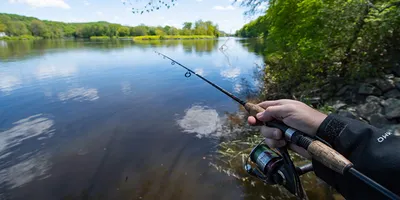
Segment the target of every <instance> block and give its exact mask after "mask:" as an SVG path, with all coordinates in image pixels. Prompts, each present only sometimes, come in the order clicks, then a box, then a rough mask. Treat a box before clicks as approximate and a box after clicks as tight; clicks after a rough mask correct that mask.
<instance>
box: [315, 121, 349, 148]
mask: <svg viewBox="0 0 400 200" xmlns="http://www.w3.org/2000/svg"><path fill="white" fill-rule="evenodd" d="M346 125H347V123H345V122H344V121H342V120H341V119H340V117H338V116H336V115H335V114H330V115H328V117H327V118H326V119H325V120H324V121H323V122H322V124H321V125H320V126H319V128H318V131H317V136H318V137H320V138H321V139H323V140H325V141H326V142H328V143H329V144H330V145H331V146H332V147H333V148H335V140H336V138H337V137H339V136H340V134H341V133H342V132H343V130H344V129H345V128H346Z"/></svg>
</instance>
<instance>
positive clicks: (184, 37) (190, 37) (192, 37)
mask: <svg viewBox="0 0 400 200" xmlns="http://www.w3.org/2000/svg"><path fill="white" fill-rule="evenodd" d="M214 38H215V37H214V36H211V35H164V36H159V35H146V36H137V37H133V40H197V39H214Z"/></svg>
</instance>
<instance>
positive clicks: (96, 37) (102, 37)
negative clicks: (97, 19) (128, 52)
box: [90, 36, 133, 40]
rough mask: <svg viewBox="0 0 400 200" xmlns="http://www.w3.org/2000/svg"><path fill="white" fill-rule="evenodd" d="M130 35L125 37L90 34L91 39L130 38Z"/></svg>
mask: <svg viewBox="0 0 400 200" xmlns="http://www.w3.org/2000/svg"><path fill="white" fill-rule="evenodd" d="M131 38H133V37H132V36H125V37H115V36H114V37H109V36H91V37H90V39H91V40H109V39H131Z"/></svg>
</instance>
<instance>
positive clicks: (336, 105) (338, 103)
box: [332, 100, 347, 110]
mask: <svg viewBox="0 0 400 200" xmlns="http://www.w3.org/2000/svg"><path fill="white" fill-rule="evenodd" d="M345 106H347V104H345V103H344V102H342V101H340V100H337V101H336V102H335V103H334V104H333V105H332V108H333V109H335V110H339V109H341V108H343V107H345Z"/></svg>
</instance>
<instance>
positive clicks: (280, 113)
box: [247, 99, 327, 158]
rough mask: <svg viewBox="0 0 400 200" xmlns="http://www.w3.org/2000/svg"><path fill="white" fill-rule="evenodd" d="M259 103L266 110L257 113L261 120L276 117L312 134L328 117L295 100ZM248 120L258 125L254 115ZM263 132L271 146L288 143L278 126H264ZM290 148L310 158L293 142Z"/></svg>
mask: <svg viewBox="0 0 400 200" xmlns="http://www.w3.org/2000/svg"><path fill="white" fill-rule="evenodd" d="M258 105H259V106H261V107H263V108H264V109H265V111H264V112H261V113H258V114H257V116H256V117H257V119H258V120H259V121H262V122H267V121H271V120H273V119H276V120H279V121H282V122H283V123H285V124H286V125H288V126H290V127H292V128H295V129H297V130H299V131H302V132H303V133H306V134H309V135H311V136H314V135H315V134H316V133H317V130H318V128H319V126H320V125H321V123H322V122H323V121H324V120H325V118H326V117H327V116H326V115H325V114H323V113H321V112H319V111H317V110H314V109H312V108H311V107H309V106H307V105H306V104H304V103H302V102H299V101H294V100H288V99H283V100H276V101H264V102H262V103H260V104H258ZM247 121H248V123H249V124H250V125H256V118H255V117H253V116H250V117H249V118H248V120H247ZM261 134H262V135H263V136H265V137H266V139H265V143H266V144H267V145H268V146H269V147H271V148H278V147H283V146H285V145H286V141H285V140H284V135H283V133H282V131H281V130H279V129H277V128H272V127H267V126H262V127H261ZM290 148H291V149H292V150H293V151H295V152H297V153H299V154H300V155H302V156H304V157H306V158H310V155H309V154H308V153H307V151H306V150H305V149H303V148H301V147H299V146H297V145H293V144H290Z"/></svg>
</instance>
